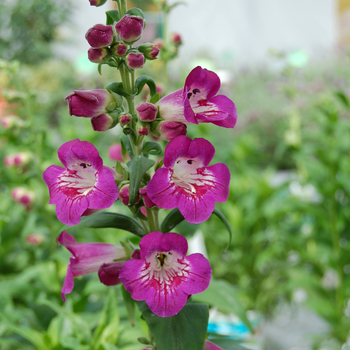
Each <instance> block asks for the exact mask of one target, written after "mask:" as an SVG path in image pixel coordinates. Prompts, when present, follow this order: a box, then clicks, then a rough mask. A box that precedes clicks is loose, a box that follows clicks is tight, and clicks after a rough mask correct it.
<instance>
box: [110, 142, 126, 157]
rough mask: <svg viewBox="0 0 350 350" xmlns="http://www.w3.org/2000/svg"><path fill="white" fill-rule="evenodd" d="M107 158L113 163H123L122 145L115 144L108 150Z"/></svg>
mask: <svg viewBox="0 0 350 350" xmlns="http://www.w3.org/2000/svg"><path fill="white" fill-rule="evenodd" d="M108 156H109V158H110V159H111V160H114V161H115V162H116V161H117V160H119V161H120V162H124V159H123V155H122V145H121V144H120V143H116V144H114V145H112V146H111V147H109V148H108Z"/></svg>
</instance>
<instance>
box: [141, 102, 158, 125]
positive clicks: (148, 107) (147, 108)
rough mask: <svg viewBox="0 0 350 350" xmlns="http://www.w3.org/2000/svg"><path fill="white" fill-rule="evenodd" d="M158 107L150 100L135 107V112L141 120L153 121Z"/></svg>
mask: <svg viewBox="0 0 350 350" xmlns="http://www.w3.org/2000/svg"><path fill="white" fill-rule="evenodd" d="M157 112H158V108H157V107H156V106H155V105H154V104H153V103H150V102H143V103H141V104H139V105H138V106H137V107H136V113H137V116H138V117H139V119H140V120H142V121H143V122H153V120H154V119H156V117H157Z"/></svg>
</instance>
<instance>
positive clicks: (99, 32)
mask: <svg viewBox="0 0 350 350" xmlns="http://www.w3.org/2000/svg"><path fill="white" fill-rule="evenodd" d="M113 36H114V32H113V27H112V26H105V25H104V24H96V25H94V26H93V27H92V28H90V29H89V30H88V31H87V32H86V34H85V39H86V40H87V42H88V43H89V45H90V46H91V47H93V48H94V49H99V48H102V47H104V46H109V45H111V44H112V43H113Z"/></svg>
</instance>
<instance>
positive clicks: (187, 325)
mask: <svg viewBox="0 0 350 350" xmlns="http://www.w3.org/2000/svg"><path fill="white" fill-rule="evenodd" d="M142 317H143V319H144V320H145V321H146V322H147V324H148V327H149V328H150V331H151V333H152V334H153V335H154V338H155V341H156V344H157V350H184V349H190V350H203V348H204V339H205V336H206V333H207V326H208V319H209V308H208V305H205V304H191V303H189V304H186V305H185V306H184V308H183V309H182V310H181V311H180V312H179V313H178V314H177V315H175V316H172V317H159V316H157V315H155V314H154V313H153V312H151V311H150V310H146V311H144V312H142Z"/></svg>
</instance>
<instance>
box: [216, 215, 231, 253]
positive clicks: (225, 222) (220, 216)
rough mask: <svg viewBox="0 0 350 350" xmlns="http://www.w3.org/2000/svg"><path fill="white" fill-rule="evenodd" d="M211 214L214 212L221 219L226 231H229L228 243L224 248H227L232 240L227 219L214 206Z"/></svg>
mask: <svg viewBox="0 0 350 350" xmlns="http://www.w3.org/2000/svg"><path fill="white" fill-rule="evenodd" d="M213 214H215V215H216V216H217V217H218V218H219V219H220V220H221V221H222V223H223V224H224V225H225V227H226V229H227V231H228V233H229V236H230V238H229V241H228V245H227V248H226V250H227V249H228V248H229V247H230V245H231V241H232V231H231V226H230V224H229V222H228V220H227V219H226V216H225V215H224V214H223V213H222V212H221V211H220V210H219V209H216V208H215V209H214V211H213Z"/></svg>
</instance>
